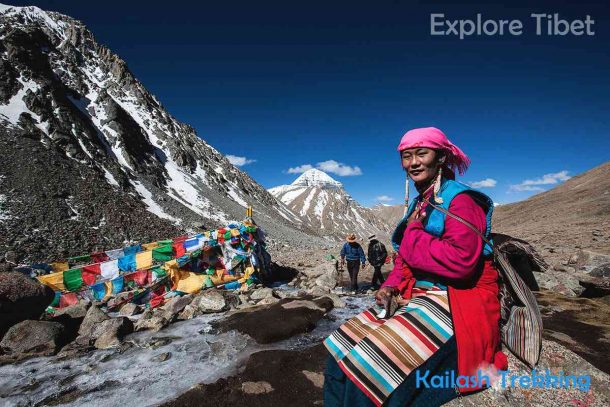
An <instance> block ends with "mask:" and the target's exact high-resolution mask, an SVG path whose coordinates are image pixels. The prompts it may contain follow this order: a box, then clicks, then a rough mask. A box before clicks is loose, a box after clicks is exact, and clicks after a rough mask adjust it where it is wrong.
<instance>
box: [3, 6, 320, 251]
mask: <svg viewBox="0 0 610 407" xmlns="http://www.w3.org/2000/svg"><path fill="white" fill-rule="evenodd" d="M0 78H1V81H0V142H2V148H3V150H2V156H3V161H4V160H6V161H7V162H5V163H3V165H2V166H0V183H1V185H0V187H2V189H1V192H2V194H3V195H2V207H1V208H0V214H1V216H0V235H2V236H3V237H0V254H1V252H2V251H4V250H8V249H14V250H17V251H18V252H19V253H22V254H23V255H24V256H29V255H30V254H31V253H32V252H34V251H35V250H37V248H38V247H52V248H54V249H57V251H56V253H57V255H58V256H59V255H62V254H63V255H65V254H78V253H81V252H83V251H85V252H86V251H87V250H89V249H93V247H98V248H100V249H102V248H108V246H110V248H111V247H112V245H116V244H117V243H119V242H122V241H123V240H124V239H128V238H137V239H141V240H144V239H146V238H156V237H162V236H165V237H167V236H170V235H171V234H172V233H173V234H177V233H180V232H187V231H189V230H193V228H195V227H200V226H202V225H203V226H205V227H206V228H211V227H215V226H218V225H220V224H224V223H226V222H227V221H229V220H231V219H241V218H243V216H244V214H245V209H244V208H245V207H246V206H247V205H248V204H252V205H253V207H254V216H255V218H256V220H257V222H259V224H261V226H263V227H265V228H266V229H268V230H269V231H271V235H272V236H274V234H275V237H277V238H278V239H279V240H282V239H285V240H286V239H293V238H294V239H297V241H298V240H299V239H305V240H307V239H308V237H307V235H306V234H304V233H301V232H297V231H296V230H295V228H302V227H303V225H302V222H301V219H300V217H299V216H298V215H297V214H295V213H293V212H292V211H291V210H289V209H288V208H287V207H286V206H285V205H283V204H282V203H281V202H279V201H278V200H277V199H275V198H274V197H273V196H272V195H271V194H269V193H268V192H267V191H266V190H265V189H264V188H263V187H261V186H260V185H259V184H257V183H256V182H255V181H254V180H253V179H252V178H250V177H249V176H248V175H247V174H246V173H245V172H243V171H241V170H239V169H238V168H236V167H235V166H233V165H232V164H230V163H229V161H228V160H227V159H226V158H225V157H224V156H223V155H222V154H221V153H219V152H218V151H217V150H215V149H214V148H213V147H211V146H210V145H208V144H207V143H206V142H205V141H203V140H202V139H200V138H199V137H198V136H197V134H196V133H195V131H194V129H193V128H192V127H190V126H188V125H186V124H183V123H180V122H178V121H177V120H176V119H175V118H173V117H172V116H171V115H170V114H169V113H168V112H167V111H166V110H165V109H164V108H163V106H162V105H161V103H160V102H159V101H158V100H157V99H156V98H155V97H154V96H153V95H151V94H150V93H149V92H148V91H147V90H146V89H145V88H144V86H143V85H142V84H141V83H140V82H139V81H138V80H137V79H136V78H135V77H134V76H133V74H132V73H131V72H130V71H129V69H128V68H127V65H126V64H125V62H124V61H123V60H121V59H120V58H119V57H118V56H117V55H116V54H114V53H113V52H112V51H110V50H109V49H108V48H106V47H105V46H103V45H101V44H99V43H98V42H97V41H96V40H95V38H94V36H93V34H92V33H91V32H90V31H89V30H88V29H87V28H86V27H85V26H84V25H83V24H82V23H80V22H79V21H76V20H74V19H72V18H70V17H67V16H64V15H62V14H59V13H55V12H46V11H43V10H41V9H39V8H37V7H12V6H5V5H0ZM5 157H6V158H5ZM295 233H297V234H296V235H295ZM60 236H63V237H60ZM65 236H70V239H68V240H66V238H65ZM16 242H19V243H21V245H19V247H18V248H16ZM82 246H85V247H82ZM47 253H48V251H47ZM47 258H48V255H47Z"/></svg>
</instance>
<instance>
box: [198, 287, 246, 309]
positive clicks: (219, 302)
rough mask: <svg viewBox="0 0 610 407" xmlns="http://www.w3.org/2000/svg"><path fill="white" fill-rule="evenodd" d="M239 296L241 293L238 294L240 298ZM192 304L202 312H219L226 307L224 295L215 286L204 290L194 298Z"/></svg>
mask: <svg viewBox="0 0 610 407" xmlns="http://www.w3.org/2000/svg"><path fill="white" fill-rule="evenodd" d="M241 297H242V295H240V299H241ZM193 304H194V305H196V306H197V308H198V309H199V311H201V312H203V313H211V312H221V311H225V310H226V309H227V301H226V299H225V297H224V296H223V295H222V293H221V292H220V291H218V290H217V289H215V288H212V289H209V290H205V291H204V292H203V293H201V294H200V295H199V296H198V297H196V298H195V300H194V301H193Z"/></svg>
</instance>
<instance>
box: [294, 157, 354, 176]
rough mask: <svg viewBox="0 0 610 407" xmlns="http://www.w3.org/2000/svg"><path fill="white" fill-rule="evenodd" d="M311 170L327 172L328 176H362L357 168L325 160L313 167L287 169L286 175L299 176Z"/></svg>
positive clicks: (304, 166)
mask: <svg viewBox="0 0 610 407" xmlns="http://www.w3.org/2000/svg"><path fill="white" fill-rule="evenodd" d="M312 168H317V169H319V170H321V171H324V172H328V173H330V174H335V175H339V176H341V177H349V176H352V175H362V170H361V169H360V167H358V166H354V167H350V166H349V165H345V164H343V163H340V162H337V161H335V160H327V161H321V162H319V163H317V164H316V165H315V167H314V166H313V165H311V164H303V165H299V166H297V167H291V168H288V171H286V172H287V173H288V174H301V173H304V172H305V171H307V170H311V169H312Z"/></svg>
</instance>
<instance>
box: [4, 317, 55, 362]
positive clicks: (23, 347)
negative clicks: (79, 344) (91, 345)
mask: <svg viewBox="0 0 610 407" xmlns="http://www.w3.org/2000/svg"><path fill="white" fill-rule="evenodd" d="M63 344H64V327H63V325H62V324H60V323H58V322H50V321H31V320H27V321H21V322H20V323H18V324H16V325H13V326H12V327H11V328H10V329H9V330H8V332H7V333H6V335H4V338H2V342H0V348H2V350H3V351H5V352H8V353H34V354H41V355H53V354H55V353H56V352H57V351H58V350H59V349H60V348H61V346H62V345H63Z"/></svg>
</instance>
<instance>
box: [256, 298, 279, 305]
mask: <svg viewBox="0 0 610 407" xmlns="http://www.w3.org/2000/svg"><path fill="white" fill-rule="evenodd" d="M276 302H280V299H279V298H275V297H266V298H263V299H262V300H260V301H259V302H258V303H257V305H270V304H275V303H276Z"/></svg>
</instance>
